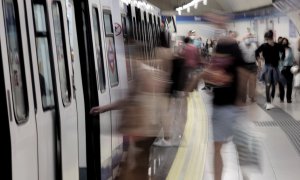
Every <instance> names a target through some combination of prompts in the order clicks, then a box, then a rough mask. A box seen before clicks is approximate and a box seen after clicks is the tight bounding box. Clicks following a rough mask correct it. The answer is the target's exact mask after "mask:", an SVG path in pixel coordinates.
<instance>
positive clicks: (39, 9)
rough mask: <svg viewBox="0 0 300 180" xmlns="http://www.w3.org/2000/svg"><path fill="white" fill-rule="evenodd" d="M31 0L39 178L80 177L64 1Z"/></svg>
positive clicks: (29, 13) (30, 27) (75, 114)
mask: <svg viewBox="0 0 300 180" xmlns="http://www.w3.org/2000/svg"><path fill="white" fill-rule="evenodd" d="M24 2H26V3H27V7H26V9H27V16H28V19H29V22H32V23H31V24H30V23H29V24H28V29H29V33H30V36H31V49H32V67H33V77H34V81H35V92H36V96H35V97H36V106H37V109H36V122H37V133H38V163H39V179H46V180H47V179H49V180H50V179H78V178H79V177H78V175H79V173H78V140H77V113H76V101H75V98H74V97H75V96H74V91H73V88H71V87H72V83H73V82H72V81H71V79H72V76H73V73H72V70H71V65H70V62H71V55H70V47H69V41H68V39H67V37H68V34H67V32H68V31H67V24H66V6H65V3H64V1H46V0H33V1H32V2H30V1H24Z"/></svg>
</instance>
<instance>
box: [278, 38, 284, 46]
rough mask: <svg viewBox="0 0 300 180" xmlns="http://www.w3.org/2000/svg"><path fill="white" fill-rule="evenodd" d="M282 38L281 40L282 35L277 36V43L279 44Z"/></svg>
mask: <svg viewBox="0 0 300 180" xmlns="http://www.w3.org/2000/svg"><path fill="white" fill-rule="evenodd" d="M282 40H283V37H281V36H279V37H278V38H277V43H278V44H280V45H281V44H282Z"/></svg>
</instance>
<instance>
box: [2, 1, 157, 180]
mask: <svg viewBox="0 0 300 180" xmlns="http://www.w3.org/2000/svg"><path fill="white" fill-rule="evenodd" d="M0 9H1V12H3V13H0V14H1V15H0V24H1V27H3V28H2V29H1V31H0V40H1V41H0V42H1V45H0V52H1V56H0V58H1V63H0V74H1V76H0V78H1V80H0V91H1V93H0V96H1V99H2V101H1V102H2V103H0V106H1V111H0V116H1V122H0V128H1V130H0V131H1V132H2V136H1V140H2V141H1V143H2V150H3V154H2V163H1V164H2V165H1V169H2V170H3V171H1V172H2V173H1V178H3V179H14V180H21V179H22V180H24V179H26V180H36V179H41V180H50V179H57V180H59V179H64V180H65V179H70V180H75V179H108V178H111V177H114V176H116V171H115V170H114V169H115V168H116V167H117V166H118V164H119V162H120V160H121V155H122V151H123V147H122V145H123V137H122V136H120V135H117V133H116V127H117V118H118V112H107V113H103V114H101V115H100V116H98V117H92V116H91V115H89V109H90V108H91V107H93V106H97V105H104V104H109V103H111V102H114V101H116V100H118V99H120V98H122V97H121V96H122V94H124V93H126V91H124V90H126V88H127V85H128V83H130V81H131V80H132V79H133V76H134V74H133V73H132V71H131V50H130V49H131V48H130V41H131V40H132V39H134V40H138V41H139V42H140V43H142V46H140V51H139V52H140V53H139V54H138V58H140V59H146V60H147V59H151V58H154V57H155V51H154V48H155V47H156V46H157V45H158V43H159V42H158V39H159V38H158V37H159V35H160V31H161V29H160V23H161V18H160V10H159V9H158V8H157V7H155V6H152V5H150V4H146V3H134V4H129V3H123V2H122V1H110V0H103V1H99V0H76V1H75V0H32V1H25V0H2V3H1V5H0ZM120 92H124V93H120Z"/></svg>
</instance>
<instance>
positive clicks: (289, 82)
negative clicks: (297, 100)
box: [285, 68, 293, 102]
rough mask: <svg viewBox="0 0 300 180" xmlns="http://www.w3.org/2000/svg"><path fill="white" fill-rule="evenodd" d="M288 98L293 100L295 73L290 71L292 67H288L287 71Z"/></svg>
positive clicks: (290, 100)
mask: <svg viewBox="0 0 300 180" xmlns="http://www.w3.org/2000/svg"><path fill="white" fill-rule="evenodd" d="M285 76H286V88H287V91H286V99H287V102H292V92H293V74H292V73H291V71H290V68H288V70H287V72H286V75H285Z"/></svg>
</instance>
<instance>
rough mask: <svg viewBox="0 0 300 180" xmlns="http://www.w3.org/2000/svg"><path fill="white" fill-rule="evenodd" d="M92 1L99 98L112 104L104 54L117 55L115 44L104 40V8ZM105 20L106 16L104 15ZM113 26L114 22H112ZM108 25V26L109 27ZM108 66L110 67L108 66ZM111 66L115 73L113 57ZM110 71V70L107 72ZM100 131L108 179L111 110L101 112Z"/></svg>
mask: <svg viewBox="0 0 300 180" xmlns="http://www.w3.org/2000/svg"><path fill="white" fill-rule="evenodd" d="M89 2H90V6H89V8H90V13H91V15H90V18H91V22H92V25H91V26H92V35H93V47H94V57H96V58H95V68H96V77H97V82H98V85H97V86H98V100H99V105H100V106H103V105H107V104H110V90H109V88H110V87H109V83H108V79H107V76H106V75H107V74H108V73H111V72H112V71H110V70H107V69H106V67H107V66H106V63H105V61H104V56H106V55H107V56H115V55H113V54H114V52H115V51H114V46H113V43H114V42H113V40H112V39H110V38H106V39H104V40H102V33H101V30H102V28H101V27H102V26H101V24H102V22H103V21H102V14H101V12H102V10H101V6H100V3H99V1H97V0H91V1H89ZM103 18H104V21H105V18H107V17H103ZM110 25H111V27H112V24H110ZM109 27H110V26H109V25H108V26H107V27H105V29H106V28H109ZM103 41H104V42H105V44H108V48H109V52H108V54H105V53H103V52H102V50H103V49H104V48H102V47H103V44H102V42H103ZM105 52H106V51H105ZM107 68H108V67H107ZM109 68H111V69H113V70H114V71H113V72H114V73H115V72H116V68H117V67H116V62H115V60H114V59H112V60H111V61H110V62H109ZM107 71H109V72H107ZM109 75H110V76H112V77H114V78H113V79H110V85H113V86H116V85H118V83H119V80H118V74H113V75H112V74H109ZM99 128H100V133H99V134H98V136H100V141H99V143H100V142H101V146H100V152H99V153H100V159H99V161H100V162H101V164H100V166H101V179H108V178H109V177H110V176H111V174H112V171H111V166H112V159H111V153H112V142H111V132H112V129H111V117H110V112H106V113H101V114H100V127H99Z"/></svg>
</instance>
